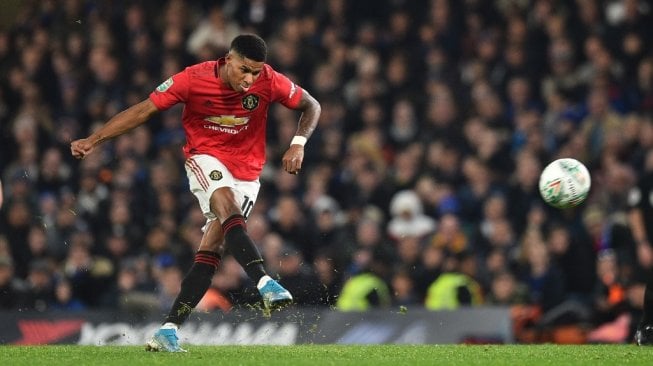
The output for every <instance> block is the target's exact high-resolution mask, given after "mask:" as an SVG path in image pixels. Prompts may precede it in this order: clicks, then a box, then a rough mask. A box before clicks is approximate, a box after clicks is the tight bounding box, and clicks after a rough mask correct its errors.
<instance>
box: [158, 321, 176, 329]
mask: <svg viewBox="0 0 653 366" xmlns="http://www.w3.org/2000/svg"><path fill="white" fill-rule="evenodd" d="M161 329H174V330H179V326H178V325H177V324H175V323H171V322H167V323H164V324H163V325H162V326H161Z"/></svg>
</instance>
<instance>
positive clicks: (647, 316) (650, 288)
mask: <svg viewBox="0 0 653 366" xmlns="http://www.w3.org/2000/svg"><path fill="white" fill-rule="evenodd" d="M642 310H643V314H642V324H646V325H653V273H648V279H647V280H646V289H645V290H644V306H643V309H642Z"/></svg>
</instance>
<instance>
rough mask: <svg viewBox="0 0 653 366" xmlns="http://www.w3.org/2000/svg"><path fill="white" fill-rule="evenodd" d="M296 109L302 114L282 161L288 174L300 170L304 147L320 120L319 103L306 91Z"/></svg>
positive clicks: (320, 108)
mask: <svg viewBox="0 0 653 366" xmlns="http://www.w3.org/2000/svg"><path fill="white" fill-rule="evenodd" d="M296 109H297V110H299V111H301V112H302V115H301V116H300V117H299V126H298V127H297V132H296V133H295V137H294V138H293V139H292V141H291V142H290V147H289V148H288V150H287V151H286V153H285V154H284V155H283V159H282V165H283V170H285V171H286V172H288V173H290V174H297V173H299V170H300V169H301V168H302V162H303V161H304V145H305V144H306V141H307V140H308V138H309V137H311V135H312V134H313V131H314V130H315V128H316V127H317V121H318V120H319V119H320V113H321V112H322V107H321V106H320V103H318V101H317V100H316V99H315V98H313V96H312V95H310V94H309V93H308V92H307V91H306V90H304V91H303V93H302V99H301V101H300V102H299V104H298V105H297V108H296Z"/></svg>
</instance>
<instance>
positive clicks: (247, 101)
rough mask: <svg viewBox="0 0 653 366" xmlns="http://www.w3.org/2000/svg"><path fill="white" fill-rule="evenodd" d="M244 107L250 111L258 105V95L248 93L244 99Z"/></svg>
mask: <svg viewBox="0 0 653 366" xmlns="http://www.w3.org/2000/svg"><path fill="white" fill-rule="evenodd" d="M242 104H243V108H245V109H247V110H248V111H252V110H254V109H256V107H258V96H256V95H254V94H248V95H246V96H244V97H243V99H242Z"/></svg>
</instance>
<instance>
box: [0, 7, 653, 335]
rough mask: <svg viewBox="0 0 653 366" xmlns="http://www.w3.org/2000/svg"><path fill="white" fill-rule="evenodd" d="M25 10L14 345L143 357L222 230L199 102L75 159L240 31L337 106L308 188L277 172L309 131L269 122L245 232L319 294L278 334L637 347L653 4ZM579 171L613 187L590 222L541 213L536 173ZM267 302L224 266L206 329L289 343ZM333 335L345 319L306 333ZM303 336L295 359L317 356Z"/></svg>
mask: <svg viewBox="0 0 653 366" xmlns="http://www.w3.org/2000/svg"><path fill="white" fill-rule="evenodd" d="M2 8H3V10H2V12H1V15H0V173H1V175H0V179H1V181H2V192H3V200H2V201H3V202H2V206H1V208H0V309H1V312H0V324H2V329H3V330H2V331H0V342H1V343H18V344H26V343H49V342H73V343H74V342H78V343H82V344H97V343H102V342H100V341H98V340H97V339H100V338H102V336H98V337H99V338H92V337H91V338H84V337H83V336H82V335H83V334H82V333H83V331H84V330H85V331H87V333H84V334H86V335H88V334H91V333H88V332H91V331H95V332H96V333H97V332H99V330H100V327H102V326H105V327H108V326H107V324H109V325H111V324H112V323H111V322H114V323H115V324H116V327H114V330H113V331H114V333H111V332H109V333H107V334H110V336H105V337H104V338H102V339H103V340H104V341H103V342H105V343H111V342H114V343H116V342H118V343H119V342H120V341H116V340H115V339H114V338H112V337H113V336H114V335H115V337H118V338H120V334H123V335H124V333H125V332H128V333H129V332H132V333H134V334H136V335H133V337H132V338H130V341H125V342H126V343H130V342H133V343H138V342H140V341H141V339H142V338H143V337H145V336H146V335H147V334H146V333H148V332H149V330H150V329H151V327H152V326H156V324H157V323H156V322H157V321H158V320H157V319H162V318H163V317H162V316H163V314H164V313H165V312H167V310H168V308H169V306H170V304H171V302H172V301H173V299H174V297H175V296H176V294H177V292H178V291H179V283H180V281H181V279H182V277H183V274H184V273H185V271H186V270H187V269H188V267H189V265H190V263H191V261H192V256H193V253H194V251H195V250H196V248H197V245H198V244H199V242H200V237H201V232H200V228H201V227H202V225H203V223H204V219H203V217H202V214H201V212H199V211H198V207H197V205H196V203H195V199H194V197H193V196H192V195H191V194H190V193H189V192H188V190H187V187H186V184H187V183H186V178H185V176H184V174H183V171H184V170H183V156H182V154H181V149H180V147H181V145H182V144H183V143H184V136H183V131H182V130H181V126H180V114H181V109H180V108H175V109H172V110H170V111H167V112H165V113H162V114H160V115H159V116H157V118H155V119H153V120H152V121H150V122H149V123H148V124H146V126H145V127H143V128H139V129H138V130H136V131H133V132H132V133H130V134H127V135H124V136H122V137H120V138H118V139H116V140H115V141H113V142H111V143H107V144H105V145H103V146H102V147H101V149H99V151H97V152H96V153H95V154H94V155H92V156H89V157H88V158H87V159H84V160H83V161H76V160H74V159H72V158H71V156H70V153H69V143H70V141H71V140H73V139H75V138H79V137H82V136H85V135H86V134H88V133H89V131H91V130H93V129H94V128H96V127H97V126H98V125H99V124H101V123H103V122H105V121H106V120H107V119H108V118H109V117H111V116H112V115H114V114H115V113H117V112H119V111H120V110H122V109H124V108H126V107H128V106H129V105H131V104H133V103H136V102H138V101H140V100H142V99H144V98H146V97H147V96H148V94H149V93H150V92H151V91H152V90H153V89H154V88H155V87H156V86H157V85H158V84H159V83H160V82H162V81H163V80H165V79H167V78H168V77H169V76H170V75H172V74H174V73H176V72H178V71H180V70H181V69H183V68H184V67H185V66H187V65H190V64H192V63H195V62H199V61H203V60H210V59H215V58H218V57H220V56H222V55H224V54H225V52H226V48H227V47H228V44H229V42H230V40H231V39H232V38H233V37H234V36H235V35H237V34H239V33H241V32H255V33H258V34H260V35H261V36H263V37H264V38H265V39H266V40H267V41H268V44H269V47H270V57H269V63H270V64H271V65H273V66H274V67H275V68H276V69H277V70H279V71H282V72H284V73H287V74H288V75H289V76H291V77H292V78H293V79H294V81H296V82H297V83H298V84H299V85H301V86H303V87H305V88H306V89H308V90H309V91H310V92H311V93H312V94H313V95H314V96H316V97H317V99H318V100H319V101H320V102H321V103H322V107H323V114H322V117H321V120H320V125H319V128H318V130H317V131H316V133H315V134H314V136H313V138H311V140H310V141H309V143H308V145H307V149H306V161H305V167H304V169H303V171H302V174H300V175H298V176H292V175H288V174H284V173H283V172H282V171H281V170H280V169H279V163H280V157H281V155H282V154H283V152H284V151H285V148H286V146H288V143H289V141H290V139H291V138H292V135H293V133H294V131H295V128H296V123H297V117H298V116H297V115H295V114H294V113H293V112H291V111H288V110H285V109H284V108H275V109H272V110H271V112H270V122H269V125H268V134H269V144H268V163H267V167H266V169H265V171H264V174H263V176H262V191H261V194H260V198H259V200H258V202H257V203H256V206H255V209H254V211H253V213H252V214H251V216H250V218H249V221H248V228H249V232H250V234H251V236H252V238H253V239H254V240H255V241H256V243H257V244H258V245H259V246H260V250H261V252H262V253H263V255H264V257H265V259H266V265H267V267H268V268H269V270H270V271H271V272H272V273H273V274H275V275H277V276H279V277H280V278H281V282H282V284H284V286H286V287H287V288H289V289H290V290H291V292H292V293H293V294H294V296H295V297H296V299H297V304H296V306H295V308H293V309H290V310H288V311H287V312H284V313H282V314H275V315H273V320H279V321H280V323H277V325H279V324H281V325H279V327H278V329H283V324H301V326H302V327H305V326H306V325H307V324H308V325H311V324H317V325H316V327H317V328H319V329H318V331H317V334H327V333H328V332H327V331H325V330H324V329H323V328H322V327H327V326H328V325H329V324H330V325H331V326H333V327H334V328H338V325H341V324H342V325H343V326H344V324H352V323H359V325H360V324H362V327H361V328H358V329H357V332H355V333H351V334H347V335H343V334H335V335H329V336H327V335H325V336H324V337H323V339H325V340H326V342H345V343H346V342H348V341H349V342H353V343H356V342H361V343H383V342H398V343H410V342H415V343H421V342H426V343H429V342H433V343H438V342H451V343H456V342H503V343H511V342H521V343H531V342H559V343H585V342H594V343H604V342H605V343H624V342H629V341H630V340H631V339H632V338H631V337H632V334H633V329H634V326H635V325H636V322H637V320H638V318H639V316H640V312H641V306H642V299H643V289H644V285H643V284H644V280H645V278H646V276H647V275H650V274H649V272H650V271H651V268H652V267H653V259H652V258H648V257H645V256H641V255H639V256H638V253H637V249H636V244H635V243H634V240H633V237H632V233H631V230H630V226H629V222H628V193H629V191H630V190H631V189H632V188H633V187H635V186H636V184H637V182H638V180H640V179H643V178H645V177H646V176H647V175H648V174H651V171H653V155H652V154H653V153H651V147H653V119H652V115H651V112H653V54H652V53H651V51H653V42H652V41H651V37H650V35H651V34H653V18H652V15H653V13H652V11H653V9H651V4H650V2H648V1H638V0H572V1H562V0H496V1H483V0H460V1H458V0H429V1H427V0H422V1H412V0H357V1H345V0H324V1H308V0H280V1H271V0H241V1H238V0H222V1H219V0H216V1H208V0H201V1H183V0H162V1H154V0H142V1H126V0H124V1H122V0H115V1H110V0H106V1H103V0H95V1H85V0H41V1H38V0H24V1H18V0H5V1H3V6H2ZM558 157H574V158H576V159H578V160H581V161H582V162H584V163H585V164H586V165H587V166H588V168H589V169H590V171H591V173H592V178H593V187H592V191H591V194H590V197H589V199H588V200H587V201H586V202H585V203H584V204H583V205H581V206H580V207H578V208H576V209H571V210H566V211H560V210H555V209H552V208H550V207H546V206H545V205H544V204H543V202H542V201H541V199H540V198H539V195H538V191H537V180H538V177H539V172H540V171H541V169H542V167H543V166H544V165H545V164H546V163H547V162H549V161H551V160H553V159H555V158H558ZM647 224H648V225H649V226H652V223H650V222H648V223H647ZM651 232H653V231H651ZM363 274H373V275H374V276H377V278H378V279H379V280H380V281H381V282H379V283H382V285H379V286H378V287H379V288H381V289H380V290H379V292H378V293H377V294H376V295H375V296H366V295H368V294H366V293H362V294H361V293H359V294H358V295H360V296H362V297H361V298H360V299H359V300H361V301H358V302H357V301H355V300H356V299H353V300H354V301H352V299H345V300H343V301H341V302H340V303H339V302H338V301H339V300H342V297H341V296H340V294H341V291H342V288H343V284H345V283H346V282H347V281H350V280H351V279H355V278H360V276H361V275H363ZM252 288H253V287H252V286H251V284H250V283H248V281H247V279H246V277H245V276H244V273H243V272H242V271H241V269H240V267H239V266H238V265H237V264H236V263H235V261H233V260H232V259H230V258H225V259H224V261H223V263H222V265H221V266H220V269H219V271H218V273H217V274H216V275H215V277H214V279H213V283H212V287H211V289H210V290H209V292H208V293H207V294H206V296H205V297H204V299H203V300H202V301H201V303H200V305H199V306H198V309H197V310H198V311H197V318H196V319H193V320H192V321H191V323H192V325H191V328H189V329H196V332H193V331H191V332H189V336H192V334H190V333H193V334H195V335H197V334H206V337H205V338H202V339H203V340H204V341H205V342H209V343H220V342H223V343H224V342H229V341H225V340H220V339H219V337H220V335H221V334H222V335H223V334H225V332H227V333H228V332H229V331H225V330H224V329H226V328H220V326H221V325H220V324H222V323H224V324H227V325H231V326H233V327H234V328H238V327H239V326H241V328H242V325H243V321H244V320H247V319H249V318H246V317H244V316H243V314H246V313H247V314H250V313H251V314H250V315H248V316H251V317H253V318H254V319H255V320H254V323H253V324H254V328H252V329H255V328H256V327H257V326H259V325H261V324H263V325H262V327H265V326H269V324H268V323H266V322H267V320H265V319H259V318H257V316H256V315H253V314H255V312H251V310H249V306H250V304H253V303H255V302H256V301H258V299H257V295H256V293H255V292H253V291H252ZM358 303H360V304H362V305H359V306H358V307H356V306H354V305H352V304H358ZM352 311H356V312H352ZM248 312H249V313H248ZM315 314H318V315H315ZM320 317H321V318H322V319H324V317H326V318H327V319H333V321H331V322H321V323H320V322H318V321H315V322H313V323H311V322H308V321H307V322H302V319H308V318H310V319H317V318H320ZM402 317H403V318H402ZM401 319H404V321H402V320H401ZM465 319H466V320H467V321H465ZM483 319H485V321H484V320H483ZM200 320H204V321H206V322H207V323H201V322H199V321H200ZM138 322H145V323H144V324H145V325H144V326H143V327H140V328H137V329H136V328H134V327H133V324H136V323H138ZM211 322H213V323H211ZM470 323H471V324H470ZM201 324H209V325H208V326H209V327H213V328H205V329H204V330H201V329H200V328H199V327H201ZM265 324H268V325H265ZM411 324H412V325H411ZM416 324H417V325H420V324H421V327H422V328H419V327H417V325H416ZM443 324H446V327H445V326H444V325H443ZM409 326H413V328H410V329H411V330H410V331H405V332H403V333H402V336H401V337H392V336H390V335H388V334H390V333H391V331H390V330H392V331H394V330H396V329H399V328H404V327H409ZM192 327H197V328H192ZM416 327H417V329H416ZM488 327H489V328H490V330H487V329H486V328H488ZM103 329H104V328H103ZM116 329H118V330H116ZM220 329H222V333H221V332H220ZM230 329H231V328H230ZM252 329H249V330H243V331H242V332H245V333H247V332H249V333H248V334H254V333H255V332H254V333H252ZM256 329H260V328H256ZM274 329H277V328H274ZM342 329H343V328H340V330H339V331H340V332H343V330H342ZM456 329H458V330H457V331H456ZM290 331H291V332H298V333H297V334H302V335H304V336H305V334H313V335H315V334H316V329H315V328H314V327H313V326H308V327H306V329H300V330H296V329H295V330H290ZM384 331H385V332H386V333H383V332H384ZM201 332H205V333H201ZM311 332H312V333H311ZM321 332H324V333H321ZM334 332H336V333H337V332H338V331H334ZM388 332H390V333H388ZM183 333H184V331H183V330H182V335H183ZM80 334H82V335H80ZM261 334H263V335H265V334H268V335H269V334H270V330H269V329H268V333H266V332H264V331H262V333H261ZM272 334H275V333H274V332H272ZM284 334H287V333H284ZM380 334H386V335H387V336H380ZM433 334H436V335H437V334H445V335H446V337H445V338H444V339H443V338H437V337H436V338H429V337H431V336H432V335H433ZM304 336H302V337H304ZM89 337H90V336H89ZM261 337H263V338H258V340H255V341H252V342H253V343H266V339H267V338H265V337H264V336H261ZM302 337H295V338H292V339H291V342H304V341H306V342H316V340H315V339H308V338H302ZM402 337H403V338H402ZM196 338H198V337H196ZM202 339H199V340H196V342H199V343H201V342H202ZM123 341H124V340H123ZM231 341H234V340H233V339H232V340H231ZM268 341H269V339H268ZM85 342H86V343H85ZM280 342H281V341H280Z"/></svg>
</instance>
